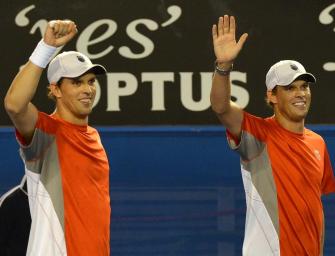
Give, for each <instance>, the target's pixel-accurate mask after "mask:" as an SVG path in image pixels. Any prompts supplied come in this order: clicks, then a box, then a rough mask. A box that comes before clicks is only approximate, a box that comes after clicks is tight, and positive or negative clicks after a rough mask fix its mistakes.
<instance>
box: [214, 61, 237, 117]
mask: <svg viewBox="0 0 335 256" xmlns="http://www.w3.org/2000/svg"><path fill="white" fill-rule="evenodd" d="M227 67H228V68H227ZM221 68H222V66H221ZM230 68H231V64H229V65H225V67H224V68H223V69H225V70H229V69H230ZM231 103H232V102H231V86H230V76H229V73H228V74H227V75H221V74H219V73H218V72H216V71H215V72H214V76H213V81H212V90H211V105H212V109H213V110H214V112H215V113H217V114H224V113H225V112H227V111H229V109H230V107H231Z"/></svg>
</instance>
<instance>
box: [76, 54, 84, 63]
mask: <svg viewBox="0 0 335 256" xmlns="http://www.w3.org/2000/svg"><path fill="white" fill-rule="evenodd" d="M77 59H78V60H79V61H80V62H85V59H84V58H83V57H82V56H79V55H77Z"/></svg>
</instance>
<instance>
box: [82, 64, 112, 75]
mask: <svg viewBox="0 0 335 256" xmlns="http://www.w3.org/2000/svg"><path fill="white" fill-rule="evenodd" d="M90 72H92V73H94V74H96V75H103V74H106V73H107V70H106V69H105V67H104V66H102V65H99V64H94V65H93V67H91V68H90V69H88V70H87V71H86V72H85V73H90Z"/></svg>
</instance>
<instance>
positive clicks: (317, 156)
mask: <svg viewBox="0 0 335 256" xmlns="http://www.w3.org/2000/svg"><path fill="white" fill-rule="evenodd" d="M314 155H315V157H316V158H317V159H318V160H321V155H320V152H319V150H317V149H314Z"/></svg>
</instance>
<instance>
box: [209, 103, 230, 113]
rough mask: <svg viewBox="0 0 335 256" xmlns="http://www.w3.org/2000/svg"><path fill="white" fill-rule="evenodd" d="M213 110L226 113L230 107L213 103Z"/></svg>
mask: <svg viewBox="0 0 335 256" xmlns="http://www.w3.org/2000/svg"><path fill="white" fill-rule="evenodd" d="M212 110H213V111H214V113H215V114H217V115H224V114H225V113H227V112H228V109H227V108H226V107H224V106H217V105H212Z"/></svg>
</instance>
